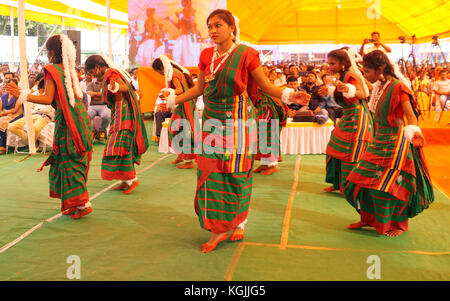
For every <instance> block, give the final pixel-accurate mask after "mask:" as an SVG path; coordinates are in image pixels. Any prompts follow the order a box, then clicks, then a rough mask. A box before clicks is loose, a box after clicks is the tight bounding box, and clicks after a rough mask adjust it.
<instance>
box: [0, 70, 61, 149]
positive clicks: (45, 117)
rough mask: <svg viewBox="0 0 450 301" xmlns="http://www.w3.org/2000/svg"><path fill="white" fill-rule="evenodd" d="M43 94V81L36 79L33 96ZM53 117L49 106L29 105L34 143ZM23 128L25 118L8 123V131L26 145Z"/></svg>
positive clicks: (53, 114) (25, 135) (25, 133)
mask: <svg viewBox="0 0 450 301" xmlns="http://www.w3.org/2000/svg"><path fill="white" fill-rule="evenodd" d="M44 92H45V81H44V78H43V77H41V78H40V77H38V90H37V91H36V92H33V93H32V94H33V95H42V94H44ZM54 116H55V109H54V108H53V107H52V106H51V105H43V104H37V103H31V119H32V121H33V128H34V142H35V143H36V142H37V141H38V139H39V137H40V135H41V131H42V129H43V128H44V127H45V126H46V125H47V124H48V123H49V122H51V121H53V118H54ZM24 126H25V118H24V117H22V118H19V119H17V120H16V121H14V122H10V123H9V125H8V130H9V131H10V132H11V133H13V134H15V135H17V136H19V138H20V139H22V140H23V142H25V143H26V144H28V134H27V132H26V131H25V130H24V129H23V127H24Z"/></svg>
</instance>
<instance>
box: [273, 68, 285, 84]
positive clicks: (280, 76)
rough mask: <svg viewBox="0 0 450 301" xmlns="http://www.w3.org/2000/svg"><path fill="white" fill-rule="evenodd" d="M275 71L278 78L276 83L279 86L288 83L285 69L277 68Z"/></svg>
mask: <svg viewBox="0 0 450 301" xmlns="http://www.w3.org/2000/svg"><path fill="white" fill-rule="evenodd" d="M275 72H276V73H277V79H276V80H275V82H274V85H275V86H277V87H281V86H285V85H286V76H285V75H284V74H283V71H281V69H278V68H277V69H276V70H275Z"/></svg>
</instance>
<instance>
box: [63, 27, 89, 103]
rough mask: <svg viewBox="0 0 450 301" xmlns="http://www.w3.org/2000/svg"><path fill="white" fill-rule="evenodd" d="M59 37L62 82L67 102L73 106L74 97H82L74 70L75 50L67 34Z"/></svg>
mask: <svg viewBox="0 0 450 301" xmlns="http://www.w3.org/2000/svg"><path fill="white" fill-rule="evenodd" d="M59 38H60V41H61V50H62V64H63V68H64V77H65V80H64V82H65V84H66V89H67V94H68V96H69V103H70V105H71V106H72V107H75V97H78V98H82V97H83V92H82V91H81V87H80V81H79V80H78V74H77V71H76V70H75V61H76V58H77V51H76V49H75V46H74V45H73V42H72V41H71V40H70V39H69V37H68V36H66V35H64V34H61V35H59ZM74 88H75V90H74Z"/></svg>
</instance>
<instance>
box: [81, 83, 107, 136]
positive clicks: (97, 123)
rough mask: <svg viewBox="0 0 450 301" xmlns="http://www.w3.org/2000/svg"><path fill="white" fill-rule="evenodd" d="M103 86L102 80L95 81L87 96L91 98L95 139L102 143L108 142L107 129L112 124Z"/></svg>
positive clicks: (91, 116) (88, 88)
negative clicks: (103, 95) (104, 98)
mask: <svg viewBox="0 0 450 301" xmlns="http://www.w3.org/2000/svg"><path fill="white" fill-rule="evenodd" d="M101 90H102V85H101V82H100V80H98V79H93V80H92V82H91V83H90V84H89V85H88V86H87V88H86V91H87V94H89V96H90V97H91V103H90V104H89V108H88V113H89V117H90V118H91V124H92V131H93V133H94V139H98V140H99V141H100V142H104V141H106V129H107V128H108V125H109V123H110V122H111V110H110V109H109V108H108V106H107V105H106V104H105V103H104V102H103V100H102V97H101V96H102V93H101Z"/></svg>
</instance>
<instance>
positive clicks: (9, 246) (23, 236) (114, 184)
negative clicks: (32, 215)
mask: <svg viewBox="0 0 450 301" xmlns="http://www.w3.org/2000/svg"><path fill="white" fill-rule="evenodd" d="M169 156H170V155H165V156H164V157H161V158H159V159H158V160H156V161H155V162H153V163H152V164H150V165H149V166H147V167H146V168H144V169H143V170H140V171H138V172H137V174H140V173H142V172H144V171H147V170H149V169H150V168H152V167H153V166H155V165H156V164H158V163H159V162H160V161H162V160H164V159H165V158H167V157H169ZM119 183H120V181H117V182H115V183H113V184H111V185H109V186H108V187H106V188H105V189H103V190H102V191H100V192H97V193H96V194H94V195H93V196H92V197H91V198H90V199H89V201H92V200H94V199H95V198H97V197H99V196H100V195H101V194H103V193H105V192H106V191H108V190H110V189H111V188H113V187H114V186H116V185H117V184H119ZM61 216H62V213H61V212H60V213H58V214H57V215H55V216H53V217H50V218H48V219H46V220H45V221H43V222H40V223H39V224H37V225H36V226H34V227H33V228H31V229H29V230H28V231H26V232H25V233H24V234H22V235H20V236H19V237H18V238H16V239H15V240H13V241H12V242H10V243H7V244H6V245H4V246H3V247H1V248H0V254H2V253H3V252H5V251H6V250H8V249H9V248H11V247H13V246H14V245H16V244H17V243H19V242H20V241H21V240H23V239H24V238H25V237H27V236H29V235H30V234H31V233H33V232H34V231H36V230H37V229H39V228H40V227H42V225H43V224H44V222H48V223H51V222H53V221H55V220H57V219H58V218H60V217H61Z"/></svg>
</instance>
